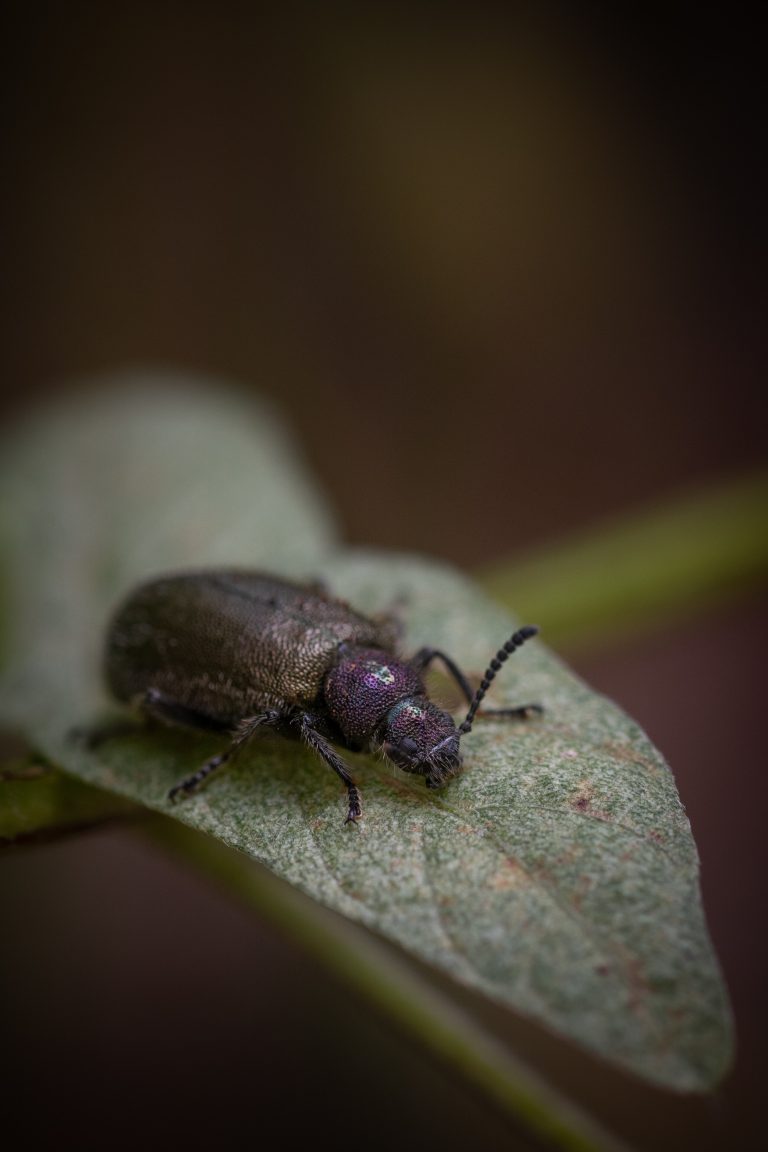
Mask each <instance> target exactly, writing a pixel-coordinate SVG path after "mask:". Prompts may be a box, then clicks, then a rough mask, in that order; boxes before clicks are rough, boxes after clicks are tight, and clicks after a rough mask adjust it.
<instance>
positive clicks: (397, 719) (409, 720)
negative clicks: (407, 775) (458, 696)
mask: <svg viewBox="0 0 768 1152" xmlns="http://www.w3.org/2000/svg"><path fill="white" fill-rule="evenodd" d="M380 742H381V747H382V750H383V752H384V754H385V756H388V757H389V759H390V760H392V761H393V762H394V763H395V764H397V766H398V768H402V769H403V771H404V772H415V773H417V774H418V775H419V776H423V777H424V783H425V784H426V786H427V788H440V787H441V786H442V785H443V784H445V783H446V782H447V781H448V780H450V778H451V777H452V776H455V775H456V774H457V773H458V772H459V771H460V770H461V753H460V752H459V733H458V732H457V730H456V725H455V724H454V722H453V719H452V717H451V716H449V715H448V713H447V712H443V711H442V710H441V709H440V708H438V707H437V706H436V705H435V704H432V703H431V702H430V701H429V700H427V698H426V697H425V696H411V697H409V698H408V699H406V700H400V701H399V702H398V703H397V704H395V706H394V708H392V709H390V711H389V712H388V713H387V716H386V719H385V720H384V724H383V725H382V731H381V735H380Z"/></svg>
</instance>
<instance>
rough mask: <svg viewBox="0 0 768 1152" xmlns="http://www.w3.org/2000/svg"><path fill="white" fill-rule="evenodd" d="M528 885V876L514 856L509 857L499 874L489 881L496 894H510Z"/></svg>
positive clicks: (496, 873)
mask: <svg viewBox="0 0 768 1152" xmlns="http://www.w3.org/2000/svg"><path fill="white" fill-rule="evenodd" d="M525 883H526V874H525V871H524V870H523V868H522V867H521V865H520V862H519V861H518V860H516V859H515V858H514V856H508V857H507V858H506V860H505V861H504V862H503V863H502V865H501V867H500V868H499V869H498V871H497V872H495V873H494V874H493V876H491V878H490V880H489V881H488V887H489V888H493V890H494V892H508V891H510V890H511V889H513V888H519V887H520V886H521V885H522V884H525Z"/></svg>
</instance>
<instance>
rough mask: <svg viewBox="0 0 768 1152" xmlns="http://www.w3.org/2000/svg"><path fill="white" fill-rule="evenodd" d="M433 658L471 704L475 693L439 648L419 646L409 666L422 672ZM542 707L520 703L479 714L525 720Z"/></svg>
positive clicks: (489, 709) (462, 674) (457, 668)
mask: <svg viewBox="0 0 768 1152" xmlns="http://www.w3.org/2000/svg"><path fill="white" fill-rule="evenodd" d="M433 660H442V662H443V664H444V666H445V668H446V670H447V672H448V674H449V675H450V676H451V677H452V678H453V679H454V680H455V681H456V683H457V684H458V686H459V688H460V689H461V691H462V692H463V694H464V697H465V699H466V701H467V704H472V703H473V701H474V698H475V694H474V692H473V691H472V687H471V685H470V683H469V680H467V678H466V676H465V675H464V673H463V672H462V670H461V668H459V666H458V664H457V663H456V662H455V660H452V659H451V657H450V656H448V655H447V654H446V653H445V652H441V651H440V649H439V648H419V650H418V652H417V653H416V655H415V656H414V657H413V658H412V659H411V660H410V664H411V667H413V668H415V669H416V671H417V672H424V671H425V670H426V669H427V668H428V667H429V665H430V664H431V663H432V661H433ZM541 711H542V708H541V705H540V704H520V705H518V706H517V707H516V708H483V709H482V711H481V712H480V713H479V715H480V716H507V717H511V718H516V719H518V720H527V719H529V718H530V717H531V716H539V715H540V714H541Z"/></svg>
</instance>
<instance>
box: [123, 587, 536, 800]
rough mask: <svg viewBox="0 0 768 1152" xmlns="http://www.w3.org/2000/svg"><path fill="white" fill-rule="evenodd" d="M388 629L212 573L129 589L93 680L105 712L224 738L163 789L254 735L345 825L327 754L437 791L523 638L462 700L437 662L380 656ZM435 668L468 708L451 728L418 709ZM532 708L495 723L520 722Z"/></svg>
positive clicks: (432, 710)
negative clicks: (348, 752) (107, 701)
mask: <svg viewBox="0 0 768 1152" xmlns="http://www.w3.org/2000/svg"><path fill="white" fill-rule="evenodd" d="M396 631H397V629H396V626H395V624H394V622H393V621H392V620H390V619H388V618H384V617H382V618H374V619H371V618H368V617H366V616H362V615H361V614H360V613H359V612H355V611H354V609H352V608H350V607H349V605H347V604H345V603H344V602H343V601H341V600H334V599H332V598H331V597H330V596H328V595H326V594H325V593H324V592H323V590H322V589H321V588H320V587H319V586H317V585H309V586H302V585H299V584H292V583H289V582H288V581H287V580H280V579H277V578H276V577H272V576H267V575H264V574H263V573H259V572H247V571H236V570H231V571H230V570H221V571H218V570H211V571H201V572H190V573H185V574H182V575H175V576H174V575H172V576H167V577H161V578H159V579H157V580H152V581H151V582H149V583H147V584H143V585H141V586H140V587H139V588H137V589H136V591H135V592H133V594H132V595H131V596H130V597H129V598H128V600H127V601H126V602H125V604H124V605H123V606H122V607H121V608H120V609H119V610H118V612H117V614H116V616H115V618H114V620H113V621H112V624H111V626H110V629H109V635H108V638H107V649H106V674H107V680H108V683H109V686H110V689H111V690H112V692H113V693H114V695H115V696H116V697H117V699H118V700H123V701H126V702H127V703H130V704H132V705H134V706H138V707H140V708H141V709H142V710H143V711H145V712H146V713H148V714H149V715H151V716H156V717H159V718H161V719H163V720H165V721H169V722H171V723H175V724H181V725H185V726H187V727H196V728H206V729H214V730H219V731H221V732H228V733H230V734H231V735H232V740H231V742H230V744H229V747H228V748H227V749H226V750H225V751H224V752H221V753H220V754H219V755H218V756H214V757H213V758H212V759H211V760H209V761H207V763H205V764H203V766H202V767H201V768H200V769H199V770H198V771H197V772H195V773H194V775H192V776H190V777H189V778H188V779H186V780H183V781H182V782H181V783H180V784H177V785H176V787H175V788H172V789H171V791H170V793H169V798H170V799H171V800H176V799H178V798H179V797H180V796H184V795H187V794H189V793H190V792H192V791H194V789H196V788H197V787H198V786H199V785H200V784H201V783H202V781H203V780H205V778H206V777H207V776H209V775H210V774H211V772H213V771H214V769H216V768H219V767H220V766H221V765H222V764H224V763H225V761H227V760H229V759H230V757H231V756H232V755H233V754H234V753H235V752H237V750H238V749H239V748H241V747H242V746H243V745H244V744H245V743H246V741H247V740H249V739H250V737H251V736H253V735H254V733H256V732H258V731H261V730H262V729H264V728H273V729H275V730H276V731H278V732H280V733H281V734H282V735H285V736H297V737H299V738H300V739H302V740H303V741H304V742H305V743H306V744H308V745H309V747H310V748H312V749H313V750H314V751H315V752H316V753H317V754H318V755H319V756H320V757H321V758H322V759H323V760H324V761H325V762H326V764H328V765H330V767H331V768H333V770H334V772H336V773H337V774H338V775H339V776H340V777H341V779H342V780H343V781H344V784H345V785H346V788H347V793H348V799H349V807H348V811H347V821H349V820H356V819H357V817H358V816H359V815H360V813H361V806H360V793H359V792H358V790H357V786H356V784H355V782H354V780H353V779H352V777H351V776H350V775H349V772H348V770H347V766H346V764H345V763H344V761H343V760H342V759H341V757H340V756H338V755H337V753H336V752H335V751H334V749H333V748H332V747H331V742H332V743H334V744H341V745H343V746H344V747H347V748H351V749H356V750H359V749H365V748H369V749H374V750H375V749H381V750H382V751H383V752H384V754H385V755H386V756H388V757H389V758H390V760H393V761H394V763H395V764H397V765H398V767H399V768H402V769H403V770H404V771H406V772H416V773H418V774H419V775H421V776H424V778H425V784H426V785H427V787H428V788H439V787H440V786H441V785H442V784H445V782H446V781H447V780H449V779H450V778H451V777H452V776H455V775H456V773H457V772H458V771H459V769H460V767H461V755H460V753H459V740H460V738H461V737H462V736H463V735H465V734H466V733H467V732H469V730H470V729H471V727H472V722H473V720H474V718H475V714H476V712H477V710H478V707H479V705H480V701H481V700H482V699H483V697H484V695H485V693H486V691H487V689H488V686H489V684H490V682H491V680H492V679H493V677H494V676H495V675H496V673H497V672H498V670H499V668H500V667H501V665H502V663H503V661H505V660H506V659H507V657H508V656H509V655H510V654H511V653H512V652H514V650H515V649H516V648H519V647H520V645H521V644H523V643H524V642H525V641H526V640H527V639H529V637H531V636H534V635H535V634H536V631H537V629H536V628H534V627H531V626H529V627H526V628H521V629H520V630H519V631H518V632H515V634H514V635H513V636H512V637H511V638H510V639H509V640H508V641H507V643H506V644H505V645H504V647H503V648H501V649H500V650H499V652H498V653H497V654H496V656H495V658H494V659H493V660H492V661H491V664H490V667H489V668H488V670H487V671H486V673H485V677H484V679H483V681H482V684H481V686H480V688H479V689H478V691H477V693H476V694H474V695H473V693H472V690H471V688H470V686H469V683H468V681H467V679H466V677H465V676H464V675H463V673H462V672H461V671H460V670H459V668H457V666H456V665H455V664H454V662H453V661H452V660H451V659H450V658H449V657H448V656H446V655H445V653H444V652H440V651H438V650H437V649H436V648H422V649H421V650H420V651H419V652H417V653H416V655H415V656H413V657H412V658H411V659H410V660H405V661H404V660H400V659H398V658H397V657H396V656H395V655H394V652H393V648H394V644H395V639H396ZM433 660H441V661H442V663H443V664H444V665H445V667H446V669H447V670H448V672H449V673H450V674H451V676H452V677H453V679H454V680H455V681H456V683H457V684H458V686H459V687H460V688H461V690H462V692H463V693H464V695H465V696H466V698H467V701H468V702H469V705H470V708H469V712H468V713H467V717H466V719H465V720H464V722H463V723H462V724H460V725H459V727H458V728H456V726H455V724H454V722H453V719H452V718H451V716H450V715H449V714H448V713H447V712H443V711H441V710H440V709H439V708H438V707H436V705H435V704H433V703H431V701H430V700H429V699H428V697H427V690H426V688H425V686H424V682H423V680H422V675H421V674H422V672H423V671H424V670H425V669H426V668H427V667H428V665H429V664H431V662H432V661H433ZM538 711H540V709H539V708H538V706H537V705H525V706H523V707H521V708H510V709H499V710H497V711H496V715H505V716H518V717H525V716H528V715H530V714H531V713H533V712H538Z"/></svg>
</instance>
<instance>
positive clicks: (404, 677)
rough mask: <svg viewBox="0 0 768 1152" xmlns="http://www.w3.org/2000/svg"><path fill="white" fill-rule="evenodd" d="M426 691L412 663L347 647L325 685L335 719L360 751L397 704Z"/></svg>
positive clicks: (382, 652) (376, 652)
mask: <svg viewBox="0 0 768 1152" xmlns="http://www.w3.org/2000/svg"><path fill="white" fill-rule="evenodd" d="M425 692H426V689H425V687H424V683H423V681H422V679H421V676H420V675H419V674H418V672H416V671H415V670H414V669H413V668H412V667H411V666H410V665H409V664H405V663H403V662H402V661H400V660H397V659H396V658H395V657H393V656H389V655H388V654H387V653H386V652H384V651H382V649H380V648H357V647H353V646H349V647H347V646H346V645H345V646H344V648H343V649H342V654H341V659H340V660H339V663H338V664H337V665H336V666H335V667H334V668H331V670H330V672H328V674H327V676H326V677H325V684H324V686H323V695H324V697H325V702H326V705H327V708H328V711H329V712H330V714H331V716H332V718H333V720H334V721H335V723H336V724H337V725H338V727H339V728H340V729H341V731H342V732H343V734H344V738H345V740H346V741H347V742H348V743H349V744H350V745H352V746H353V747H359V748H363V747H365V746H367V745H368V743H369V742H370V741H371V739H372V738H373V736H374V734H375V732H376V729H377V728H378V727H379V726H380V725H381V723H382V721H383V720H384V719H385V717H386V715H387V713H388V712H389V711H390V709H391V708H393V707H394V705H395V704H397V703H399V702H400V701H401V700H405V699H407V698H408V697H411V696H424V695H425Z"/></svg>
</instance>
